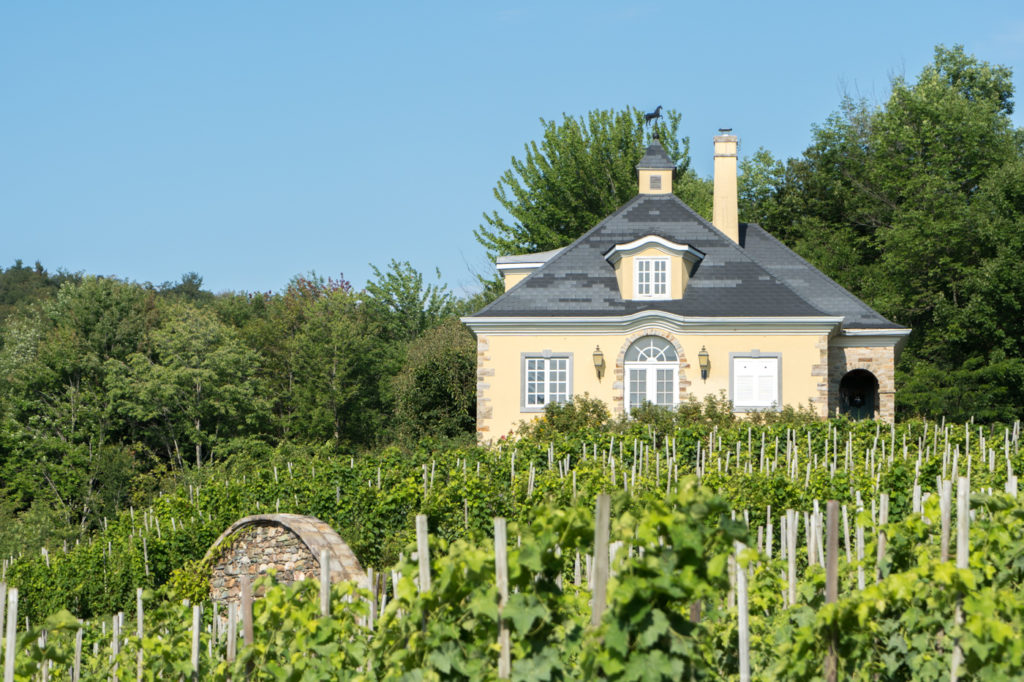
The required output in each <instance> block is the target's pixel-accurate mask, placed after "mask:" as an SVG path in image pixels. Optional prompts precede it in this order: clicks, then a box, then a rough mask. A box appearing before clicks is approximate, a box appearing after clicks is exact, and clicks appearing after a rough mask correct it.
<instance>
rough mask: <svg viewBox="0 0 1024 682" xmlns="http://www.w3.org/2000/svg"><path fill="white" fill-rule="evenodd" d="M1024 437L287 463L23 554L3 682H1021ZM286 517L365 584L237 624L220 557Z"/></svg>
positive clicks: (560, 439) (559, 442)
mask: <svg viewBox="0 0 1024 682" xmlns="http://www.w3.org/2000/svg"><path fill="white" fill-rule="evenodd" d="M1019 445H1020V425H1019V422H1018V423H1015V424H1013V425H1010V426H1008V427H1003V426H999V427H995V426H984V427H983V426H978V425H973V424H959V425H953V424H943V423H929V422H921V421H912V422H905V423H902V424H899V425H896V426H890V425H886V424H878V423H875V422H858V423H851V422H848V421H845V420H831V421H827V422H795V421H794V422H791V423H778V424H756V425H755V424H744V423H731V424H725V425H721V426H716V425H714V424H711V423H691V424H684V425H678V424H676V425H672V427H671V428H667V429H662V431H661V432H659V431H657V430H656V429H655V428H654V426H652V425H651V424H643V423H639V422H633V423H628V424H626V425H623V426H622V427H621V428H619V429H618V430H603V429H596V428H585V427H583V428H574V429H563V430H557V429H542V428H541V429H535V430H534V433H533V434H532V435H528V436H526V437H524V438H522V439H520V440H518V441H510V442H503V443H501V444H500V445H498V446H496V447H493V448H446V447H443V446H439V445H432V444H431V443H429V442H424V443H421V444H420V445H419V446H418V447H416V448H412V449H410V450H409V451H400V450H398V449H397V448H391V449H387V450H383V451H380V452H378V453H370V454H363V455H360V456H355V455H346V454H341V453H337V452H328V451H327V450H324V451H323V452H318V451H315V450H311V449H298V448H290V447H287V446H282V447H280V448H278V449H276V450H273V451H270V450H268V451H267V452H266V453H264V455H263V456H260V457H252V458H251V459H246V460H245V461H242V460H237V459H236V460H227V461H226V462H225V463H223V464H220V465H217V466H211V467H208V468H207V469H206V470H205V471H204V472H203V473H202V475H201V476H200V474H198V473H196V474H194V476H195V477H194V478H193V479H192V480H186V481H183V482H182V483H181V484H180V485H179V487H178V488H177V489H176V490H173V491H168V492H166V493H165V494H164V495H162V496H161V497H160V498H159V499H158V500H157V501H156V502H155V504H154V505H153V506H152V507H150V508H146V509H129V510H128V512H126V513H123V514H121V515H119V516H118V517H117V518H112V519H108V520H106V522H105V530H103V531H102V532H100V533H98V534H96V535H95V536H94V538H93V540H92V541H91V542H89V543H83V544H80V545H77V546H73V547H52V548H48V549H47V550H44V551H43V552H41V553H40V554H38V555H35V554H33V555H31V556H29V555H25V556H20V557H17V556H15V557H8V558H6V559H4V560H3V564H2V570H3V574H2V579H0V582H3V583H4V586H3V590H2V591H0V594H2V593H3V592H6V593H7V598H6V599H4V600H3V602H2V604H3V605H2V606H0V623H2V624H3V626H4V627H3V632H4V637H3V661H4V675H5V677H4V680H5V682H6V681H7V680H48V679H76V680H91V679H111V678H113V679H121V680H130V679H146V680H156V679H165V678H168V679H177V678H190V677H191V678H193V679H204V680H207V679H208V680H227V679H242V678H243V677H244V676H246V675H248V676H249V678H250V679H266V680H320V679H360V680H375V679H410V680H414V679H422V680H431V679H433V680H440V679H445V680H447V679H487V678H492V679H493V678H510V679H522V680H543V679H594V678H601V677H603V678H609V679H624V680H657V679H665V680H668V679H672V680H676V679H682V678H685V679H702V678H703V679H723V678H733V679H741V680H745V679H791V680H811V679H821V678H823V677H825V678H832V679H835V678H836V677H839V678H842V679H863V680H876V679H895V680H902V679H907V680H909V679H915V680H919V679H920V680H931V679H944V680H945V679H1011V678H1018V677H1021V676H1022V675H1024V638H1022V637H1021V635H1022V628H1024V595H1022V592H1021V583H1022V581H1024V505H1022V504H1021V503H1020V502H1019V501H1018V499H1017V478H1016V473H1015V472H1018V471H1020V470H1021V467H1022V465H1024V462H1022V460H1021V455H1020V451H1019ZM272 511H280V512H294V513H301V514H309V515H312V516H316V517H318V518H320V519H323V520H324V521H326V522H328V523H329V524H331V525H332V526H333V527H334V528H335V529H337V530H338V532H339V533H340V534H341V536H342V537H343V538H344V539H345V540H346V542H348V543H349V545H350V546H351V547H352V549H353V551H354V552H355V553H356V555H357V556H358V557H359V559H360V561H361V562H362V564H363V566H364V567H367V568H369V569H371V570H372V572H371V575H372V580H371V586H372V589H371V590H361V589H357V588H356V587H354V586H353V585H352V584H349V583H341V584H335V585H331V586H330V589H329V591H328V590H321V589H320V585H319V584H318V582H317V581H315V580H309V581H304V582H298V583H295V584H292V585H281V584H277V583H276V582H275V579H274V577H273V576H267V577H265V578H260V579H259V580H258V581H256V583H255V584H254V585H252V586H251V592H252V593H255V594H257V595H259V598H256V599H253V600H247V599H246V598H245V597H244V596H243V599H242V604H241V608H240V609H239V610H237V611H236V610H235V609H231V610H229V612H228V613H224V612H223V611H221V612H218V610H217V608H216V607H215V606H214V605H213V604H212V603H211V602H209V601H208V600H209V585H208V583H207V578H206V577H205V576H208V566H206V565H204V564H203V562H202V557H203V555H204V553H205V552H206V549H207V548H208V547H209V545H210V544H211V543H212V542H213V540H214V539H215V538H216V537H217V536H218V535H219V534H220V533H221V532H222V531H223V530H224V529H225V528H227V527H228V526H229V525H230V524H231V523H232V522H233V521H235V520H236V519H238V518H240V517H241V516H245V515H247V514H255V513H267V512H272ZM325 587H327V586H326V585H325ZM8 588H10V589H8ZM246 592H247V590H246V589H245V588H243V593H246Z"/></svg>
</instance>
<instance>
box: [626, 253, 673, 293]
mask: <svg viewBox="0 0 1024 682" xmlns="http://www.w3.org/2000/svg"><path fill="white" fill-rule="evenodd" d="M634 263H635V266H636V267H635V268H634V272H636V294H635V295H636V297H637V298H668V293H669V292H668V279H669V263H668V258H637V259H635V260H634Z"/></svg>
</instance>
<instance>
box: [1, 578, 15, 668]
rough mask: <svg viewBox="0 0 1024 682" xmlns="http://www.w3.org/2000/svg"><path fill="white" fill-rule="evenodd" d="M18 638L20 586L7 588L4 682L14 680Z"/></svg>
mask: <svg viewBox="0 0 1024 682" xmlns="http://www.w3.org/2000/svg"><path fill="white" fill-rule="evenodd" d="M17 639H18V588H17V587H12V588H10V589H9V590H7V643H6V644H5V645H4V682H14V657H15V656H17V654H18V652H17V651H15V649H16V644H17Z"/></svg>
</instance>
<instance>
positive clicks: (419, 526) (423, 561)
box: [416, 514, 430, 592]
mask: <svg viewBox="0 0 1024 682" xmlns="http://www.w3.org/2000/svg"><path fill="white" fill-rule="evenodd" d="M416 560H417V561H418V562H419V565H420V592H428V591H430V543H429V542H428V539H427V516H426V514H417V515H416Z"/></svg>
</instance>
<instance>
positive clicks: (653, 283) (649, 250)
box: [604, 210, 704, 301]
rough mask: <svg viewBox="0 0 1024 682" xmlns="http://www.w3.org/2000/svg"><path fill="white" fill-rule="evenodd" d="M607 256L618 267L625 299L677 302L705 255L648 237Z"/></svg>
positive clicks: (681, 245)
mask: <svg viewBox="0 0 1024 682" xmlns="http://www.w3.org/2000/svg"><path fill="white" fill-rule="evenodd" d="M651 213H654V210H652V211H651ZM604 257H605V260H607V261H608V263H609V264H611V266H612V267H613V268H615V279H616V281H617V283H618V285H619V294H620V295H621V296H622V298H623V300H626V301H633V300H646V301H657V300H661V301H665V300H676V301H678V300H679V299H681V298H682V297H683V295H684V293H685V292H686V284H687V282H689V280H690V275H691V274H693V271H694V269H695V268H696V267H697V263H699V262H700V261H701V260H703V258H704V254H703V253H702V252H701V251H699V250H698V249H695V248H693V247H692V246H690V245H688V244H677V243H675V242H673V241H669V240H668V239H665V238H664V237H659V236H658V235H653V234H649V235H647V236H644V237H641V238H639V239H635V240H633V241H631V242H629V243H626V244H616V245H615V246H613V247H611V248H610V249H608V251H606V252H605V254H604Z"/></svg>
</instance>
